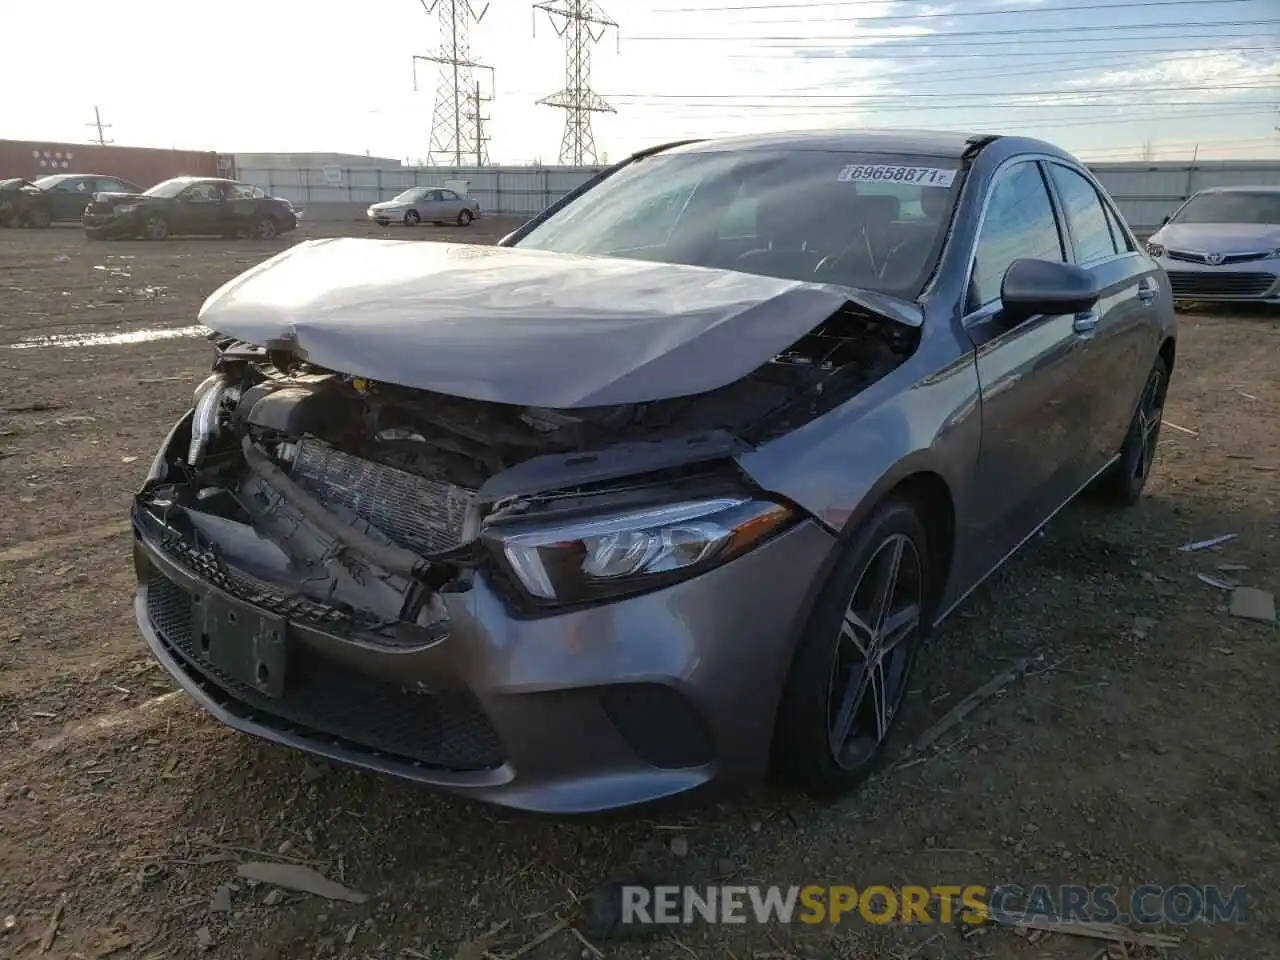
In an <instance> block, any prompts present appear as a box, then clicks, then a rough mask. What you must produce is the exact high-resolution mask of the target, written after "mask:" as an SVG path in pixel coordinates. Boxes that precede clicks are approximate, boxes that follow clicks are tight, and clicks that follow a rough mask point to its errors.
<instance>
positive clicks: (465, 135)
mask: <svg viewBox="0 0 1280 960" xmlns="http://www.w3.org/2000/svg"><path fill="white" fill-rule="evenodd" d="M418 2H419V3H421V4H422V9H424V10H425V11H427V13H428V14H436V15H437V16H438V17H439V22H440V48H439V50H438V52H437V53H436V54H435V55H434V56H419V55H417V54H415V55H414V57H413V67H414V71H413V89H414V90H417V89H418V61H419V60H426V61H429V62H431V63H434V64H437V65H439V67H440V78H439V80H438V81H437V84H436V105H435V110H433V111H432V114H431V140H430V145H429V146H428V148H427V163H428V164H433V163H442V162H443V163H451V164H452V165H453V166H455V167H460V166H462V163H463V158H464V157H465V158H467V159H468V160H469V159H470V158H472V157H474V158H475V160H476V166H484V165H485V164H486V163H488V162H489V151H488V147H487V146H485V141H484V140H483V139H481V137H480V133H481V131H480V130H479V128H478V126H477V123H478V116H479V111H476V112H474V113H473V112H472V109H471V99H472V87H473V85H474V83H475V80H474V74H473V71H474V70H488V71H489V75H490V83H491V84H492V76H493V68H492V67H487V66H485V65H484V64H482V63H477V62H476V61H475V60H472V59H471V43H470V40H469V34H470V31H471V24H472V22H473V21H474V22H475V23H479V22H480V21H481V20H483V19H484V15H485V14H486V13H487V12H488V10H489V5H488V4H487V3H486V4H485V6H484V9H483V10H481V11H480V12H479V13H476V11H475V7H473V6H472V4H471V0H418ZM490 99H492V98H490Z"/></svg>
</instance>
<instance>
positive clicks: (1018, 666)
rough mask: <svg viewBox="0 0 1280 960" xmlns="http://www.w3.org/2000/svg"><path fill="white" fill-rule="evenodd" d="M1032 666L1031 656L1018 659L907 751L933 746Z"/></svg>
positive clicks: (944, 716)
mask: <svg viewBox="0 0 1280 960" xmlns="http://www.w3.org/2000/svg"><path fill="white" fill-rule="evenodd" d="M1030 667H1031V660H1030V658H1029V657H1022V658H1020V659H1018V660H1016V661H1015V662H1014V664H1013V666H1012V667H1010V668H1009V669H1008V670H1006V671H1005V672H1004V673H1002V674H1000V675H998V676H996V677H995V678H993V679H991V680H989V681H987V682H986V683H984V684H983V685H982V686H981V687H979V688H978V689H977V690H975V691H973V693H971V694H969V695H968V696H967V697H965V698H964V699H963V700H961V701H960V702H959V703H957V704H956V705H955V706H954V707H952V708H951V709H950V710H948V711H947V712H946V714H944V715H943V717H942V718H941V719H940V720H939V721H938V722H937V723H935V724H934V725H933V726H932V727H930V728H929V729H928V730H926V731H925V732H924V733H923V734H922V735H921V736H920V737H919V738H917V740H916V742H915V743H913V744H912V745H911V746H910V747H908V748H907V753H908V754H911V753H918V752H920V751H921V750H927V749H928V748H929V747H931V746H933V745H934V744H935V743H937V742H938V741H939V740H940V739H942V737H944V736H945V735H946V734H947V733H949V732H950V731H951V730H953V729H955V728H956V727H957V726H959V725H960V724H961V723H962V722H963V721H964V719H965V718H966V717H967V716H969V714H971V713H972V712H973V711H974V710H975V709H976V708H977V707H978V706H980V705H981V704H983V703H985V702H986V701H987V700H990V699H991V698H992V697H994V696H995V695H996V694H997V693H999V692H1000V691H1001V690H1003V689H1004V688H1005V687H1007V686H1009V684H1011V683H1013V681H1015V680H1017V679H1018V678H1019V677H1021V676H1023V675H1024V674H1025V673H1026V672H1027V670H1028V669H1029V668H1030Z"/></svg>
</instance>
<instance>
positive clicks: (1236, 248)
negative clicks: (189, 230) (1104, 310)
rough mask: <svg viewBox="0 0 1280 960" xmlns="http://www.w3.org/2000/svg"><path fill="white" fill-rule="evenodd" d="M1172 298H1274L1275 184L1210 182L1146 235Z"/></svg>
mask: <svg viewBox="0 0 1280 960" xmlns="http://www.w3.org/2000/svg"><path fill="white" fill-rule="evenodd" d="M1147 253H1148V254H1150V255H1151V256H1152V257H1153V258H1155V259H1156V261H1157V262H1159V264H1160V265H1161V266H1162V267H1164V269H1165V270H1166V272H1167V273H1168V274H1169V282H1170V283H1172V284H1173V295H1174V297H1175V298H1177V299H1178V300H1180V301H1182V300H1187V301H1190V300H1195V301H1199V302H1202V303H1203V302H1210V303H1212V302H1231V301H1242V300H1244V301H1255V302H1263V303H1272V304H1280V187H1212V188H1210V189H1208V190H1201V191H1200V192H1199V193H1197V194H1195V195H1193V196H1192V197H1191V198H1190V199H1189V200H1187V202H1186V203H1184V204H1183V205H1182V206H1181V207H1179V208H1178V209H1177V210H1176V211H1175V212H1174V214H1173V216H1171V217H1166V218H1165V221H1164V225H1163V226H1162V227H1161V228H1160V229H1159V230H1157V231H1156V232H1155V233H1153V234H1152V235H1151V238H1150V239H1149V240H1148V241H1147Z"/></svg>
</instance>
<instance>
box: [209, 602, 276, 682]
mask: <svg viewBox="0 0 1280 960" xmlns="http://www.w3.org/2000/svg"><path fill="white" fill-rule="evenodd" d="M194 620H195V623H196V627H197V628H198V629H199V631H200V632H199V634H198V635H197V637H196V641H197V643H196V649H197V651H198V653H199V655H200V657H201V658H202V659H204V660H207V661H208V662H209V665H210V666H212V667H214V668H215V669H216V670H218V671H219V672H220V673H223V674H226V675H227V676H228V677H230V678H231V679H233V680H238V681H239V682H241V683H244V684H247V685H248V686H250V687H252V688H254V689H255V690H257V691H258V692H259V693H260V694H262V695H263V696H266V697H270V698H271V699H273V700H278V699H280V697H282V696H283V695H284V682H285V665H286V661H287V656H286V636H287V630H288V624H287V623H286V621H285V620H284V618H283V617H277V616H274V615H272V614H269V613H265V612H263V611H261V610H258V609H257V608H255V607H251V606H249V605H248V604H246V603H241V602H240V601H239V600H236V599H234V598H232V597H229V596H226V595H225V594H223V593H221V592H220V591H218V590H210V591H208V592H207V593H205V594H204V596H203V598H202V600H198V602H197V604H196V616H195V617H194Z"/></svg>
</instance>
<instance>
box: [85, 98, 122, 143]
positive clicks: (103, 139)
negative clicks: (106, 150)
mask: <svg viewBox="0 0 1280 960" xmlns="http://www.w3.org/2000/svg"><path fill="white" fill-rule="evenodd" d="M85 126H86V127H93V128H94V129H95V130H97V131H98V136H97V138H96V139H95V140H94V141H93V142H94V143H96V144H97V145H98V146H100V147H105V146H106V145H107V144H109V143H115V141H114V140H108V139H107V135H106V131H107V130H110V129H111V124H109V123H103V122H102V111H101V110H99V109H98V108H97V107H94V108H93V123H86V124H85Z"/></svg>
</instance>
